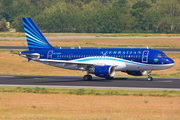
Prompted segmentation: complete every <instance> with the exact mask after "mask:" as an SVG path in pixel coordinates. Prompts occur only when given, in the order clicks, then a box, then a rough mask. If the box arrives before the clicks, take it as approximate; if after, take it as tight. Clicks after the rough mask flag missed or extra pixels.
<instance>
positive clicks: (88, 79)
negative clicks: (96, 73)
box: [83, 70, 92, 81]
mask: <svg viewBox="0 0 180 120" xmlns="http://www.w3.org/2000/svg"><path fill="white" fill-rule="evenodd" d="M83 80H84V81H91V80H92V76H91V75H89V70H87V75H85V76H84V77H83Z"/></svg>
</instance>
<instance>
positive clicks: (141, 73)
mask: <svg viewBox="0 0 180 120" xmlns="http://www.w3.org/2000/svg"><path fill="white" fill-rule="evenodd" d="M126 73H127V74H129V75H133V76H143V75H145V74H146V73H147V71H126Z"/></svg>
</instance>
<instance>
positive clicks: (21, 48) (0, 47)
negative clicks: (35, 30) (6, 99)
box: [0, 46, 180, 53]
mask: <svg viewBox="0 0 180 120" xmlns="http://www.w3.org/2000/svg"><path fill="white" fill-rule="evenodd" d="M62 49H63V48H62ZM77 49H79V48H77ZM156 49H157V50H161V51H163V52H166V53H180V49H179V48H175V49H171V48H156ZM0 50H28V47H27V46H0Z"/></svg>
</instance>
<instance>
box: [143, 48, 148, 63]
mask: <svg viewBox="0 0 180 120" xmlns="http://www.w3.org/2000/svg"><path fill="white" fill-rule="evenodd" d="M148 55H149V51H148V50H145V51H143V54H142V62H148Z"/></svg>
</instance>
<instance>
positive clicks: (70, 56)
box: [21, 48, 174, 70]
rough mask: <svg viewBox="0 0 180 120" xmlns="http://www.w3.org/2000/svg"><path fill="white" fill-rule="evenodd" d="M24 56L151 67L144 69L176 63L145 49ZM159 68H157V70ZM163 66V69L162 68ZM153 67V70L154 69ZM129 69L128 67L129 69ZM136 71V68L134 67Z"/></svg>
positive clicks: (62, 51)
mask: <svg viewBox="0 0 180 120" xmlns="http://www.w3.org/2000/svg"><path fill="white" fill-rule="evenodd" d="M21 53H22V54H33V53H39V55H40V56H39V59H50V60H63V61H75V62H92V61H96V62H99V63H101V62H105V61H109V62H115V65H116V63H117V62H118V61H119V62H124V63H126V64H131V66H132V65H133V64H134V65H140V66H141V65H143V66H151V68H147V67H146V68H144V69H147V70H148V69H152V70H158V69H164V68H165V66H166V67H167V68H169V67H170V66H172V65H174V61H173V60H172V59H171V58H169V57H167V56H166V55H165V53H163V52H162V51H159V50H155V49H145V48H82V49H56V48H55V49H48V50H47V49H46V50H33V51H32V50H31V51H24V52H21ZM156 66H157V68H155V67H156ZM161 66H162V68H161ZM152 67H153V68H152ZM127 68H128V67H127ZM132 68H133V69H134V67H132Z"/></svg>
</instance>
